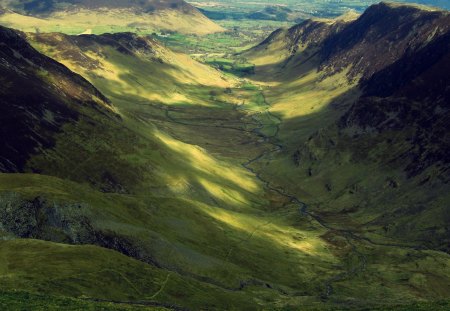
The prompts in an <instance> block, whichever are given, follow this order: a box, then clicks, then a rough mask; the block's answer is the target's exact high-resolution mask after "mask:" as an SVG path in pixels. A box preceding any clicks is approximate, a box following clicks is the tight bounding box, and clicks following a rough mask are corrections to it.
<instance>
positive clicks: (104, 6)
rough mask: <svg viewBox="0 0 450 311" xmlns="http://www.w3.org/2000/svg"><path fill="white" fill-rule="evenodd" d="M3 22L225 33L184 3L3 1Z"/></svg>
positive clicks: (28, 26) (39, 28) (70, 29)
mask: <svg viewBox="0 0 450 311" xmlns="http://www.w3.org/2000/svg"><path fill="white" fill-rule="evenodd" d="M0 6H1V7H4V8H6V9H9V10H7V11H3V12H2V14H1V15H0V23H1V24H2V25H4V26H7V27H12V28H15V29H19V30H22V31H31V32H35V31H36V32H55V31H61V32H64V33H71V34H78V33H83V32H86V33H92V32H94V33H104V32H121V31H137V32H141V33H152V32H154V31H171V32H180V33H186V34H197V35H204V34H209V33H215V32H220V31H223V29H222V28H221V27H220V26H218V25H217V24H215V23H214V22H212V21H211V20H209V19H208V18H207V17H205V16H204V15H203V14H202V13H201V12H200V11H198V10H197V9H195V8H194V7H192V6H191V5H189V4H187V3H186V2H184V1H182V0H170V1H160V0H146V1H138V0H115V1H102V0H98V1H84V0H45V1H40V0H39V1H36V0H21V1H16V0H13V1H12V0H2V1H1V2H0Z"/></svg>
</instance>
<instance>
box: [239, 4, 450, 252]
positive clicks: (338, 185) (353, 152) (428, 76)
mask: <svg viewBox="0 0 450 311" xmlns="http://www.w3.org/2000/svg"><path fill="white" fill-rule="evenodd" d="M319 34H320V35H319ZM449 36H450V14H449V13H448V12H447V11H439V10H427V9H423V8H420V7H416V6H407V5H394V4H388V3H380V4H378V5H374V6H372V7H370V8H369V9H368V10H367V11H366V12H365V13H364V14H362V15H361V16H360V17H359V18H358V19H356V20H355V21H345V22H340V21H335V22H328V23H325V22H320V21H318V22H314V21H307V22H304V23H302V24H300V25H298V26H296V27H293V28H291V29H290V30H289V31H287V32H277V33H275V34H273V35H272V37H271V38H269V39H268V40H266V41H265V42H263V43H262V44H261V45H260V46H258V47H256V48H254V49H253V50H250V51H249V52H247V57H249V58H250V59H251V57H254V60H255V61H262V63H261V64H260V68H259V70H260V74H261V75H264V73H266V72H267V71H268V70H269V72H273V73H274V76H278V77H279V78H280V79H281V80H282V81H283V84H282V85H279V86H275V91H271V93H272V94H268V100H271V101H272V104H273V108H272V111H273V112H277V113H280V114H284V115H292V116H295V118H294V117H293V118H292V119H289V120H287V121H285V122H284V124H282V127H281V128H280V134H279V137H280V138H281V139H284V140H285V141H286V142H287V144H288V145H287V150H286V154H285V155H284V156H285V157H286V158H279V159H277V160H275V161H274V162H273V168H270V167H269V168H265V170H267V171H266V173H267V174H274V175H275V176H277V175H280V174H286V175H287V176H290V177H289V179H288V180H290V181H291V182H292V184H299V185H300V186H299V188H300V189H295V188H294V187H292V186H291V187H290V188H291V191H293V192H297V193H302V196H304V197H305V198H308V197H309V198H310V200H312V201H313V202H314V206H316V207H317V210H316V213H317V214H318V215H322V217H323V219H324V220H326V221H330V222H333V218H334V219H339V218H342V219H343V221H344V223H345V224H346V226H349V224H351V226H350V227H353V228H354V230H358V231H361V232H365V234H366V235H367V236H372V237H377V238H378V239H381V240H382V239H384V238H386V237H388V239H392V240H398V241H402V243H407V244H408V243H413V244H415V245H420V246H418V247H426V248H433V249H438V250H442V251H446V252H448V243H449V237H450V236H449V235H448V225H447V223H448V209H447V208H446V206H445V203H444V202H446V201H447V200H448V195H447V193H448V178H449V175H448V171H449V166H450V162H449V158H448V153H449V150H450V149H449V147H450V146H449V135H448V131H447V124H448V122H449V107H448V103H449V94H448V82H449V81H450V75H449V72H450V71H449V61H450V53H449V44H450V37H449ZM274 47H281V51H283V52H282V54H280V55H282V57H281V58H280V61H278V62H273V61H269V62H267V63H264V55H265V54H264V53H265V51H271V50H272V49H273V48H274ZM256 70H257V71H258V68H256ZM277 89H278V90H277ZM345 89H347V91H346V92H342V90H345ZM273 94H277V96H275V95H273ZM281 94H283V95H281ZM330 94H331V96H330ZM280 96H281V97H282V99H280ZM310 98H317V103H316V106H313V104H311V102H314V100H311V99H310ZM305 99H306V102H305ZM309 105H311V110H310V112H309V111H308V110H309V109H308V108H309ZM305 106H306V107H305ZM298 133H300V134H298ZM295 137H296V138H295ZM298 146H300V147H298ZM289 162H290V164H287V163H289ZM280 163H285V165H288V166H291V167H292V166H293V167H297V168H296V169H295V171H294V172H292V171H288V170H283V171H281V172H279V173H277V170H279V167H278V166H277V165H280ZM283 179H286V176H283V177H281V176H279V177H277V180H279V181H280V182H282V180H283ZM338 223H339V221H337V222H336V224H338ZM340 226H342V224H340ZM413 228H415V229H413Z"/></svg>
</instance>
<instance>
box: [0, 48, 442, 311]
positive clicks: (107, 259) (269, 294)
mask: <svg viewBox="0 0 450 311" xmlns="http://www.w3.org/2000/svg"><path fill="white" fill-rule="evenodd" d="M35 46H37V47H38V48H39V49H41V50H42V51H45V52H47V53H49V54H50V56H53V57H55V58H56V59H57V60H60V61H65V62H66V64H67V65H69V66H70V67H71V68H72V69H73V70H75V71H77V72H79V73H80V74H82V75H84V76H85V77H86V78H87V79H89V80H90V81H91V82H92V83H93V84H94V85H95V86H96V87H97V88H99V90H100V91H102V92H103V93H104V94H105V95H106V96H108V97H109V98H110V99H111V100H112V103H113V105H114V107H116V109H117V112H118V114H119V115H120V116H121V120H120V121H119V120H117V119H111V118H107V117H105V116H104V115H100V114H99V115H97V114H95V115H94V114H92V113H88V112H86V114H85V115H82V116H81V117H80V119H79V121H78V123H77V124H76V125H72V126H66V127H65V128H64V131H63V132H61V133H59V134H58V135H57V140H56V145H55V147H54V148H52V149H49V150H47V151H46V152H45V153H43V154H41V155H36V156H34V157H33V158H32V159H31V160H30V161H29V163H28V165H29V167H30V172H29V174H2V175H0V190H1V192H2V195H4V196H7V195H10V194H15V195H17V196H20V197H21V198H24V199H27V198H28V199H33V198H35V197H38V196H40V197H44V198H45V199H46V200H47V202H50V203H51V204H53V205H54V206H61V207H62V208H61V210H62V211H63V213H67V214H64V215H72V214H71V213H72V211H71V210H69V208H68V207H67V206H70V205H68V204H69V203H82V206H83V208H82V209H81V210H80V211H79V212H78V213H79V214H80V215H81V216H83V217H86V218H87V219H89V221H90V225H91V226H92V229H93V230H95V231H96V232H99V233H102V234H108V235H109V236H112V237H114V238H116V239H117V240H121V239H125V240H127V241H133V243H134V247H135V248H137V249H138V250H139V253H138V255H139V258H138V259H140V260H139V261H138V260H136V259H134V258H131V257H127V256H125V255H123V254H120V253H119V252H117V251H114V250H109V249H105V248H101V247H98V246H92V245H82V244H83V241H80V243H79V244H80V245H70V246H69V245H66V244H58V243H54V242H50V241H36V240H14V239H13V240H10V239H11V238H12V237H11V235H8V234H5V235H4V236H5V241H1V242H0V243H1V244H0V245H1V249H2V252H1V257H0V272H1V273H0V278H1V282H0V288H1V289H2V290H4V291H11V290H14V289H16V290H20V291H28V292H32V293H33V292H34V293H36V292H40V293H41V294H46V295H49V296H53V295H56V296H58V295H61V296H68V297H74V298H96V299H103V300H107V301H122V302H123V303H126V302H127V301H137V302H142V303H154V304H160V305H164V306H166V305H170V304H172V305H175V306H182V307H187V308H190V309H194V310H197V309H226V310H233V309H241V310H251V309H274V310H276V309H282V310H283V309H287V310H290V309H298V308H299V306H301V307H302V308H305V309H308V308H309V309H326V308H332V309H339V308H347V307H355V308H361V307H364V306H368V305H370V306H373V305H378V304H381V303H382V304H386V305H389V304H392V305H399V304H400V305H401V304H404V303H410V302H411V301H412V300H421V299H424V300H427V299H428V300H433V299H441V298H446V297H448V293H449V292H450V289H449V280H450V275H449V273H450V272H449V271H450V269H448V267H450V257H449V256H448V254H445V253H442V252H438V251H431V250H428V251H422V250H415V249H412V248H408V247H405V248H402V247H391V246H383V245H377V244H371V243H366V242H365V241H363V240H361V241H354V242H353V244H351V243H350V242H349V241H348V240H347V239H346V238H345V234H342V232H338V231H337V230H331V229H329V228H327V227H324V226H323V225H322V224H320V223H318V222H317V221H316V220H314V219H313V218H311V217H308V216H307V215H304V214H302V213H301V211H300V210H299V209H300V206H299V205H298V204H297V203H296V202H295V201H293V200H292V196H291V195H286V194H287V193H289V194H293V195H296V196H297V197H298V198H301V199H302V200H303V198H305V199H304V200H305V201H306V202H307V203H308V204H312V206H314V207H315V206H317V205H318V204H322V205H324V204H326V203H327V202H328V201H327V200H329V194H328V192H327V191H326V190H316V192H314V193H313V194H314V196H313V195H309V196H308V194H309V191H308V190H310V188H311V189H317V188H315V187H317V182H316V183H313V182H311V183H308V181H307V178H306V177H305V179H304V180H299V179H298V172H295V170H296V168H295V167H294V166H293V164H292V163H291V159H290V156H291V154H290V151H293V150H295V148H296V146H297V143H299V142H300V141H302V140H303V139H305V138H307V133H312V132H313V131H314V130H316V129H317V128H319V127H320V126H321V125H320V122H323V120H324V118H321V116H323V117H326V120H334V119H335V118H336V116H335V115H334V114H333V111H332V110H327V108H326V103H310V105H311V106H315V105H318V106H319V107H320V105H323V106H324V107H325V108H324V109H317V111H319V114H318V115H312V116H313V117H311V118H308V122H306V123H302V125H303V128H301V129H300V130H297V131H296V132H295V133H296V134H298V133H300V135H293V133H292V132H291V133H289V131H290V130H292V129H294V126H293V123H292V122H293V121H291V120H290V118H289V117H288V116H289V114H290V113H291V114H295V113H299V112H298V111H296V108H297V106H295V105H294V103H295V100H292V101H291V102H289V101H286V102H287V104H286V102H284V103H277V102H276V101H275V99H276V97H278V96H276V95H277V94H283V93H284V94H285V95H286V98H287V99H289V98H290V97H291V98H299V97H297V96H306V95H308V94H311V93H314V94H316V95H319V96H320V95H323V94H324V92H327V91H329V90H330V89H329V88H330V87H331V86H332V85H333V84H334V83H332V82H330V81H329V80H326V81H323V82H322V83H321V84H316V83H310V84H308V81H312V80H314V79H315V78H319V77H315V76H314V77H311V79H312V80H309V79H306V82H305V81H303V80H301V81H300V82H292V83H291V84H289V83H286V84H281V85H278V86H275V87H274V86H270V88H269V87H268V86H267V83H266V82H261V81H258V80H257V78H258V76H255V77H254V80H255V81H249V80H239V79H237V78H236V79H235V78H230V76H228V77H225V76H223V75H222V74H221V73H219V72H216V71H207V70H206V69H204V68H203V67H199V66H201V65H200V64H198V63H190V62H187V61H185V60H183V61H182V60H179V63H178V65H176V66H174V65H173V64H174V62H175V61H176V60H178V58H177V56H176V55H172V56H171V58H170V59H168V60H166V62H165V63H161V62H159V61H157V60H155V59H149V58H146V57H145V56H142V55H133V54H131V55H125V54H122V53H119V52H118V51H117V50H115V49H112V48H110V47H107V46H101V53H97V52H98V51H96V50H93V49H91V50H89V49H88V50H83V51H82V52H83V53H84V55H85V56H87V57H90V58H91V59H95V60H98V61H99V62H100V63H101V64H102V66H103V68H104V70H103V71H99V72H96V70H88V69H86V68H83V66H82V65H77V64H76V63H75V62H73V60H72V59H67V58H65V57H66V56H65V55H64V53H63V52H64V46H62V48H61V49H54V48H52V47H51V46H50V47H49V46H46V45H45V44H43V43H42V42H35ZM167 53H168V52H167ZM201 68H203V69H201ZM100 73H101V74H100ZM180 73H181V74H180ZM102 74H103V75H102ZM201 75H209V76H208V78H207V79H205V80H214V81H216V82H215V83H210V84H207V83H206V81H205V80H202V81H203V82H199V81H200V78H201V77H200V76H201ZM313 78H314V79H313ZM227 79H230V80H227ZM333 81H334V80H333ZM299 83H300V84H301V85H300V86H301V87H300V88H299ZM302 83H304V84H302ZM155 94H156V95H158V96H159V97H157V98H158V100H156V99H149V98H150V96H156V95H155ZM332 94H335V95H336V93H332ZM272 103H273V106H271V104H272ZM310 110H312V109H309V107H307V108H304V109H303V110H302V111H310ZM317 116H319V117H317ZM292 119H294V118H292ZM278 144H282V145H283V147H284V146H287V147H286V148H287V149H286V150H280V149H279V148H278V149H277V148H276V147H277V145H278ZM257 158H258V160H255V159H257ZM31 168H37V169H39V170H40V171H41V172H42V174H40V175H37V174H31V173H32V172H31ZM344 169H345V167H344V166H343V167H341V168H340V169H339V171H336V173H335V174H336V177H335V176H334V175H333V176H331V177H330V178H332V179H334V178H338V177H337V176H338V175H339V174H342V172H344V171H345V170H344ZM356 169H357V168H353V170H356ZM367 169H368V168H365V169H361V175H362V174H364V173H366V172H367ZM104 171H110V172H112V173H113V178H109V179H110V180H111V179H113V181H114V182H112V184H111V183H107V182H105V181H104V178H103V176H102V174H103V172H104ZM283 176H284V177H283ZM339 176H340V175H339ZM323 178H325V177H323ZM320 181H321V182H323V181H322V180H320ZM333 184H335V183H333ZM320 185H322V184H320ZM322 186H323V185H322ZM309 187H310V188H309ZM277 189H278V190H277ZM320 189H322V188H320ZM310 191H312V190H310ZM112 192H114V193H112ZM315 197H317V199H315V200H313V198H315ZM327 206H328V205H327ZM328 208H330V207H329V206H328ZM360 217H361V219H363V218H364V217H367V214H365V215H364V214H363V215H360ZM326 220H327V222H329V225H330V226H333V227H336V228H339V227H343V228H347V229H348V228H351V227H352V224H353V223H352V222H350V221H349V219H341V218H336V219H328V218H326ZM56 238H57V236H56V237H54V238H53V239H56ZM377 239H386V238H385V237H384V236H379V237H378V236H377ZM383 241H386V240H383ZM355 247H357V249H358V252H355V251H354V248H355ZM111 248H113V247H111ZM136 256H137V255H136ZM363 257H364V260H365V264H364V266H362V260H361V258H363ZM17 258H19V260H17ZM406 259H407V260H406ZM333 280H334V281H333ZM99 284H102V286H101V287H100V286H99ZM330 284H331V285H332V287H333V292H332V294H331V295H328V296H327V295H326V294H327V291H328V285H330ZM6 297H10V296H8V295H7V296H6ZM34 297H37V298H36V299H40V298H38V296H34ZM3 299H5V298H3ZM6 299H14V298H6ZM61 299H62V298H61ZM49 303H51V302H49ZM58 303H59V302H58ZM77 303H78V301H77ZM80 303H81V302H80ZM422 306H424V308H426V306H427V304H426V303H424V304H423V305H420V304H419V305H418V308H419V307H422ZM438 306H439V305H438ZM444 306H445V304H444ZM36 308H38V307H36ZM419 310H420V309H419Z"/></svg>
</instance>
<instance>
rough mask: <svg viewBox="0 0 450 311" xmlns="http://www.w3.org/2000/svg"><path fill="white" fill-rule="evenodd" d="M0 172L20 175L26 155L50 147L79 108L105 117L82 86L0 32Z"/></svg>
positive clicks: (100, 102)
mask: <svg viewBox="0 0 450 311" xmlns="http://www.w3.org/2000/svg"><path fill="white" fill-rule="evenodd" d="M0 72H1V76H0V80H1V83H0V84H1V87H0V93H1V96H0V116H1V119H2V126H1V128H0V137H1V140H2V148H1V150H0V171H1V172H20V171H22V169H23V167H24V165H25V163H26V161H27V159H28V158H29V157H30V155H31V154H33V153H36V152H38V151H39V150H42V149H45V148H49V147H51V146H52V144H54V139H53V136H54V135H55V134H56V133H58V132H59V130H60V129H61V127H62V126H63V125H64V124H65V123H70V122H74V121H75V120H77V118H78V116H79V114H80V109H81V108H82V107H90V109H96V110H98V111H102V112H106V110H107V108H105V107H108V106H109V105H110V104H109V101H108V99H107V98H105V97H104V96H103V95H102V94H101V93H100V92H99V91H98V90H97V89H96V88H95V87H94V86H92V85H91V84H90V83H89V82H88V81H86V80H85V79H84V78H82V77H81V76H80V75H77V74H75V73H73V72H71V71H70V70H69V69H67V68H66V67H65V66H63V65H61V64H59V63H57V62H56V61H54V60H52V59H50V58H48V57H46V56H44V55H42V54H40V53H39V52H37V51H36V50H35V49H33V48H32V47H31V46H30V45H29V44H28V43H27V42H26V41H25V40H24V39H23V38H22V37H21V36H20V35H19V34H18V33H16V32H15V31H13V30H10V29H7V28H4V27H0Z"/></svg>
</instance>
